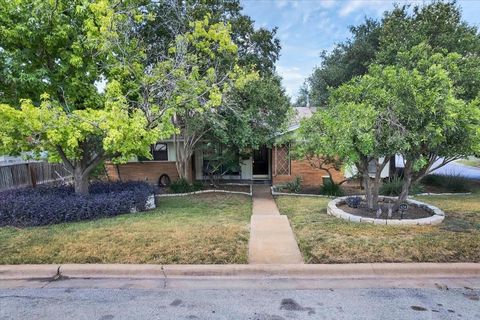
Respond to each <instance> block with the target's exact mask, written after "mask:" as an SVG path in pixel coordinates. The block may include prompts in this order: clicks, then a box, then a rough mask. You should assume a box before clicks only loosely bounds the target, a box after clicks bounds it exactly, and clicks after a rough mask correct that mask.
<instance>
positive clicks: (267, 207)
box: [248, 185, 303, 264]
mask: <svg viewBox="0 0 480 320" xmlns="http://www.w3.org/2000/svg"><path fill="white" fill-rule="evenodd" d="M248 262H249V263H250V264H302V263H303V258H302V255H301V253H300V250H299V249H298V245H297V241H296V239H295V236H294V234H293V231H292V228H291V227H290V223H289V221H288V218H287V216H284V215H280V212H279V211H278V208H277V205H276V204H275V201H274V200H273V197H272V195H271V193H270V187H269V186H266V185H254V186H253V214H252V218H251V222H250V241H249V252H248Z"/></svg>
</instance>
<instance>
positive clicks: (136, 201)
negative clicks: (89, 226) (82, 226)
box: [0, 182, 153, 227]
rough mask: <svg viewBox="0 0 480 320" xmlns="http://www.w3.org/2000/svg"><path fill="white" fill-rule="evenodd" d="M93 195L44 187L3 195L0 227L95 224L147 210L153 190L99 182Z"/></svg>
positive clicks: (0, 197)
mask: <svg viewBox="0 0 480 320" xmlns="http://www.w3.org/2000/svg"><path fill="white" fill-rule="evenodd" d="M89 190H90V194H89V195H78V194H75V192H74V189H73V187H72V186H51V185H50V186H48V185H40V186H37V187H36V188H23V189H15V190H8V191H4V192H1V193H0V226H15V227H29V226H41V225H49V224H56V223H62V222H72V221H81V220H91V219H97V218H104V217H112V216H116V215H119V214H123V213H129V212H130V211H131V210H132V209H133V208H136V210H139V211H142V210H145V204H146V202H147V199H148V197H149V196H150V195H151V194H152V193H153V188H152V187H151V186H150V185H148V184H147V183H144V182H115V183H107V182H97V183H94V184H92V185H91V186H90V188H89Z"/></svg>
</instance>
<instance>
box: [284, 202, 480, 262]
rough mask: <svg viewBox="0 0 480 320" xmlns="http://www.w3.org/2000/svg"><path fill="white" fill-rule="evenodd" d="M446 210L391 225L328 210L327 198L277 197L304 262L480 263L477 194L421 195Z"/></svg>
mask: <svg viewBox="0 0 480 320" xmlns="http://www.w3.org/2000/svg"><path fill="white" fill-rule="evenodd" d="M416 199H419V200H420V201H424V202H428V203H431V204H433V205H436V206H438V207H440V208H442V209H443V210H444V211H445V213H446V218H445V220H444V222H443V223H442V224H441V225H439V226H411V227H393V226H390V227H389V226H379V225H370V224H363V223H350V222H347V221H344V220H342V219H339V218H335V217H332V216H329V215H327V212H326V206H327V203H328V201H329V199H322V198H313V197H304V198H300V197H295V198H293V197H288V196H282V197H278V198H277V199H276V201H277V204H278V207H279V209H280V212H281V213H282V214H286V215H287V216H288V218H289V219H290V222H291V224H292V227H293V230H294V233H295V235H296V237H297V240H298V244H299V247H300V250H301V251H302V254H303V256H304V259H305V261H307V262H308V263H354V262H480V194H478V193H477V194H472V195H468V196H465V195H463V196H462V195H458V196H422V197H417V198H416Z"/></svg>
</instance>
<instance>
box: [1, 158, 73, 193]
mask: <svg viewBox="0 0 480 320" xmlns="http://www.w3.org/2000/svg"><path fill="white" fill-rule="evenodd" d="M71 178H72V173H71V172H69V171H68V170H67V169H66V168H65V166H64V165H63V164H57V163H47V162H28V163H19V164H11V165H10V164H9V165H4V166H0V190H6V189H12V188H18V187H27V186H32V187H35V186H36V185H37V184H42V183H49V182H55V181H65V180H67V181H70V180H71Z"/></svg>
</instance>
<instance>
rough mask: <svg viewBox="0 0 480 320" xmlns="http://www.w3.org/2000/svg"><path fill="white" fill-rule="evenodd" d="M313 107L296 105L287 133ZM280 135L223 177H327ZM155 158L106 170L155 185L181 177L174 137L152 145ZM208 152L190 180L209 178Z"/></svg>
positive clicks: (198, 155) (313, 182) (316, 180)
mask: <svg viewBox="0 0 480 320" xmlns="http://www.w3.org/2000/svg"><path fill="white" fill-rule="evenodd" d="M311 114H312V110H311V109H310V108H296V116H295V119H294V120H293V121H292V122H293V124H292V125H291V126H290V127H289V128H288V130H287V132H294V131H295V130H296V129H298V127H299V125H298V124H299V122H300V120H301V119H303V118H306V117H309V116H311ZM283 134H284V133H282V134H279V135H278V136H277V137H276V139H275V141H276V143H273V145H272V146H263V147H261V148H259V149H258V150H252V152H251V154H250V155H249V156H248V157H244V159H241V160H240V163H239V164H238V168H237V169H236V170H229V172H228V173H226V174H223V175H222V177H221V178H222V179H224V180H226V181H229V182H232V181H238V182H242V183H252V182H254V181H263V182H268V183H271V184H273V185H280V184H285V183H286V182H289V181H292V180H293V179H294V178H295V177H297V176H299V177H301V178H302V181H303V182H302V185H304V186H306V187H318V186H320V185H321V184H322V183H323V182H322V181H323V177H324V176H328V174H327V172H326V171H325V170H320V169H316V168H313V167H312V166H311V165H310V163H309V162H308V161H306V160H293V159H291V157H290V155H289V145H288V144H282V143H281V142H279V141H281V139H280V137H281V136H282V135H283ZM152 156H153V160H148V161H147V160H141V159H133V160H132V161H130V162H128V163H126V164H122V165H113V164H111V163H107V164H106V170H107V173H108V176H109V178H110V179H113V180H116V179H121V180H142V181H147V182H150V183H152V184H160V179H161V177H165V176H168V178H169V180H170V181H175V180H176V179H178V177H179V175H178V172H177V169H176V165H175V161H176V152H175V145H174V142H173V140H164V141H159V142H158V143H157V144H156V145H155V146H152ZM208 161H209V154H208V151H207V150H206V149H205V148H203V147H202V146H199V147H198V148H197V149H196V150H195V153H194V155H193V157H192V163H191V174H190V177H189V178H190V179H189V180H207V176H206V174H205V172H204V170H205V169H204V168H205V167H206V166H207V165H208ZM330 171H331V173H332V176H333V180H334V181H335V182H340V181H342V180H344V179H345V176H346V175H347V176H350V175H351V173H347V174H346V175H345V174H344V173H343V172H341V171H338V170H333V169H332V170H330Z"/></svg>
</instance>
